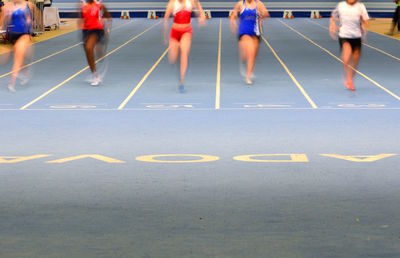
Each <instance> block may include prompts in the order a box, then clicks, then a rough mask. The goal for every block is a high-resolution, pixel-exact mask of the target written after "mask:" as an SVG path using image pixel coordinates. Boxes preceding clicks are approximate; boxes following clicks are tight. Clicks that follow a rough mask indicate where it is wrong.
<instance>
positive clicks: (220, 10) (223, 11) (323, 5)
mask: <svg viewBox="0 0 400 258" xmlns="http://www.w3.org/2000/svg"><path fill="white" fill-rule="evenodd" d="M102 2H103V3H104V4H105V5H106V6H107V7H108V8H109V9H110V11H111V12H112V15H113V17H119V16H120V13H121V11H130V13H131V16H133V17H147V11H148V10H155V11H157V12H158V15H159V16H162V12H163V10H164V9H165V6H166V4H167V3H168V0H129V1H127V0H103V1H102ZM263 2H264V4H265V5H266V6H267V8H268V9H269V10H270V12H271V16H272V17H282V14H283V11H284V10H292V11H293V13H294V15H295V16H296V17H309V16H310V11H311V10H319V11H320V12H321V14H322V15H323V16H324V17H328V16H329V15H330V12H331V11H332V10H333V8H334V7H335V6H336V4H337V3H338V1H335V0H325V1H321V0H308V1H304V0H270V1H263ZM363 2H364V3H365V5H366V6H367V9H368V12H369V13H370V15H371V16H372V17H391V16H392V14H393V11H394V9H395V8H396V5H395V4H394V3H393V2H392V1H391V0H364V1H363ZM79 3H80V1H79V0H54V1H53V5H54V6H57V7H58V8H59V10H60V13H61V16H62V17H77V10H78V9H79ZM201 3H202V5H203V7H204V9H206V10H211V12H212V16H213V17H228V15H229V10H231V9H232V8H233V6H234V5H235V3H236V1H232V0H217V1H216V0H201Z"/></svg>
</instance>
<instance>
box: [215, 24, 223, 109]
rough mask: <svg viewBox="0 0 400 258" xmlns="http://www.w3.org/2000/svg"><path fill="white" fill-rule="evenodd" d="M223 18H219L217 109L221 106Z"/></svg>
mask: <svg viewBox="0 0 400 258" xmlns="http://www.w3.org/2000/svg"><path fill="white" fill-rule="evenodd" d="M221 42H222V19H219V42H218V65H217V84H216V93H215V109H220V108H221V48H222V43H221Z"/></svg>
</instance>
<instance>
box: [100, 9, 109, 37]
mask: <svg viewBox="0 0 400 258" xmlns="http://www.w3.org/2000/svg"><path fill="white" fill-rule="evenodd" d="M101 10H102V11H103V16H102V19H103V24H104V31H105V32H106V33H107V34H110V32H111V24H112V19H111V14H110V12H109V11H108V9H107V7H106V6H105V5H104V4H101Z"/></svg>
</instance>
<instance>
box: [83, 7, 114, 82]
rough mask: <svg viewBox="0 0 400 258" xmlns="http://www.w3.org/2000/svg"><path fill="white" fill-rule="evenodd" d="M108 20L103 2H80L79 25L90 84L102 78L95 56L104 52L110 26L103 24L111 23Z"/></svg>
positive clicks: (109, 17) (109, 19)
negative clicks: (98, 71)
mask: <svg viewBox="0 0 400 258" xmlns="http://www.w3.org/2000/svg"><path fill="white" fill-rule="evenodd" d="M110 21H111V15H110V13H109V12H108V10H107V8H106V7H105V6H104V5H103V4H101V3H99V2H97V1H95V0H87V1H86V2H83V3H82V20H81V27H82V34H83V43H84V48H85V53H86V58H87V61H88V64H89V67H90V71H91V72H92V77H91V78H90V79H89V80H88V81H89V82H90V84H91V85H92V86H97V85H99V84H100V83H101V80H102V78H101V76H100V75H99V74H98V73H97V70H96V61H95V60H96V57H97V58H100V57H102V56H104V54H105V46H106V40H107V35H108V34H109V32H110V27H109V26H105V25H104V24H105V22H107V24H111V22H110ZM105 27H106V30H105ZM99 43H101V44H99ZM95 50H96V55H95Z"/></svg>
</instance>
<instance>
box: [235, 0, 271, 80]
mask: <svg viewBox="0 0 400 258" xmlns="http://www.w3.org/2000/svg"><path fill="white" fill-rule="evenodd" d="M238 17H239V19H240V24H239V30H238V28H237V24H236V19H237V18H238ZM267 17H269V12H268V10H267V8H266V7H265V5H264V4H263V3H262V2H261V1H258V0H243V1H239V2H238V3H237V4H236V6H235V9H233V11H232V15H231V17H230V20H231V29H232V31H233V32H234V33H237V32H238V35H239V57H240V63H241V73H242V76H243V77H245V81H246V84H247V85H251V84H253V80H252V79H253V76H254V74H253V73H254V64H255V61H256V57H257V52H258V47H259V41H260V36H261V20H262V19H265V18H267ZM246 64H247V71H245V70H246V69H245V65H246Z"/></svg>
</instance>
